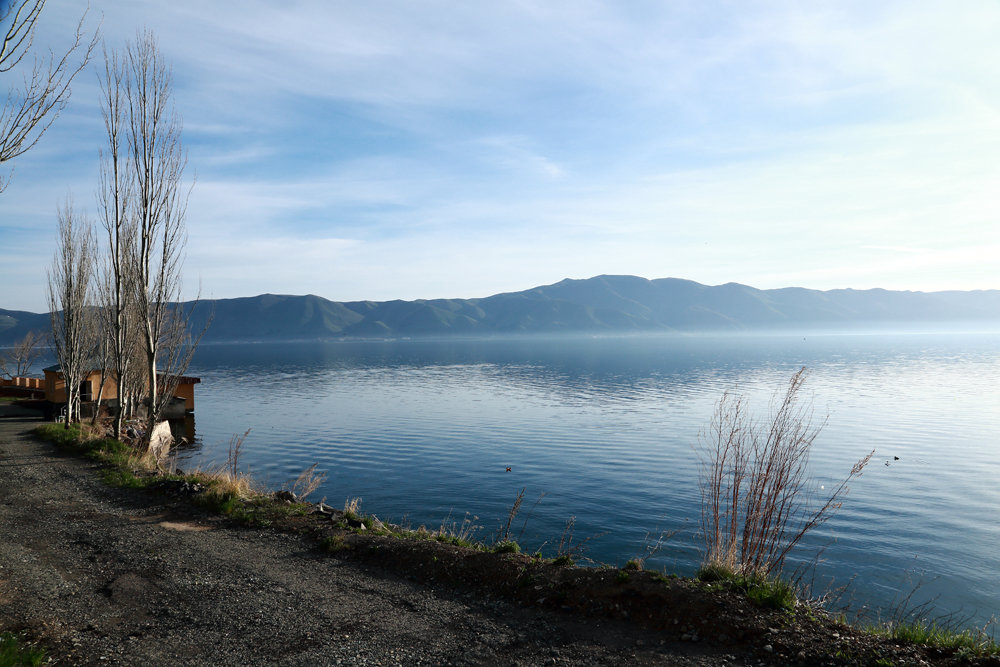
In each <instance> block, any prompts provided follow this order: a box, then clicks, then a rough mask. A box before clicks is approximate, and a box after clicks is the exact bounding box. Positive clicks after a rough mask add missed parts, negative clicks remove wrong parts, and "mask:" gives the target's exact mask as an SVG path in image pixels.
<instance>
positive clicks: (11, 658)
mask: <svg viewBox="0 0 1000 667" xmlns="http://www.w3.org/2000/svg"><path fill="white" fill-rule="evenodd" d="M44 662H45V651H44V650H43V649H40V648H38V647H35V646H26V645H25V644H24V641H23V639H22V638H21V636H19V635H16V634H14V633H13V632H0V667H22V665H23V666H28V665H30V666H31V667H35V666H36V665H41V664H42V663H44Z"/></svg>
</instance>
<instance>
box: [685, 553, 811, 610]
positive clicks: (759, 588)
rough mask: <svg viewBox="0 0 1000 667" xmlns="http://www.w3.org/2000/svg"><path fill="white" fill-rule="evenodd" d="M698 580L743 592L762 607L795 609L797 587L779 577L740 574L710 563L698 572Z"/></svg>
mask: <svg viewBox="0 0 1000 667" xmlns="http://www.w3.org/2000/svg"><path fill="white" fill-rule="evenodd" d="M698 579H699V580H701V581H704V582H706V583H718V584H720V585H721V586H723V587H724V588H727V589H729V590H740V591H743V592H744V593H745V594H746V596H747V597H748V598H749V599H750V600H751V601H752V602H753V603H754V604H756V605H758V606H760V607H768V608H770V609H794V608H795V602H796V596H795V587H794V586H792V584H790V583H788V582H786V581H782V580H781V579H778V578H777V577H765V576H763V575H744V574H738V573H736V572H733V571H732V570H730V569H729V568H727V567H726V566H724V565H720V564H718V563H709V564H707V565H705V566H703V567H702V568H701V569H700V570H698Z"/></svg>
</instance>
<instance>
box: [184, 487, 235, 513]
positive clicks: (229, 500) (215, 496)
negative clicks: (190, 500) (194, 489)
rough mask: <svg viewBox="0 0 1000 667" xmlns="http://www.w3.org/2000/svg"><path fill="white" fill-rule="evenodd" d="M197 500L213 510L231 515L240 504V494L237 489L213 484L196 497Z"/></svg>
mask: <svg viewBox="0 0 1000 667" xmlns="http://www.w3.org/2000/svg"><path fill="white" fill-rule="evenodd" d="M195 501H196V502H198V503H199V504H200V505H202V506H203V507H205V508H206V509H208V510H211V511H212V512H217V513H218V514H225V515H227V516H228V515H230V514H232V513H233V511H234V510H235V509H236V508H237V506H238V505H239V501H240V499H239V495H237V494H236V492H235V491H232V490H229V489H225V488H219V487H218V486H212V487H211V488H209V490H208V491H207V492H206V493H203V494H201V495H199V496H196V497H195Z"/></svg>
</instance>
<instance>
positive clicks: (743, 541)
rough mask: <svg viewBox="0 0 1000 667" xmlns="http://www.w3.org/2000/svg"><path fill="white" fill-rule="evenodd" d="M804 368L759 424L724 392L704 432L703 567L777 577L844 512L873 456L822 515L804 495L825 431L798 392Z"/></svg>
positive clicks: (825, 506)
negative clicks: (811, 536)
mask: <svg viewBox="0 0 1000 667" xmlns="http://www.w3.org/2000/svg"><path fill="white" fill-rule="evenodd" d="M805 378H806V369H805V368H802V369H800V370H799V371H798V372H797V373H795V374H794V375H793V376H792V378H791V380H790V381H789V383H788V388H787V390H786V391H785V393H784V395H783V396H782V395H781V394H780V393H777V394H775V396H774V398H773V399H772V402H771V413H770V418H769V421H768V422H766V423H762V422H761V421H759V420H758V419H756V418H755V417H754V416H753V415H752V414H751V413H750V409H749V405H748V403H747V399H746V397H744V396H742V395H739V394H733V393H730V392H726V393H725V394H723V396H722V398H721V399H720V400H719V402H718V403H717V405H716V408H715V413H714V415H713V417H712V421H711V424H710V426H709V428H708V430H707V432H704V433H702V434H701V438H700V439H701V449H700V452H699V453H700V455H701V459H702V472H701V493H702V516H701V521H702V529H703V531H704V536H705V552H706V553H705V561H706V564H711V565H721V566H723V567H725V568H727V569H729V570H730V571H733V572H740V573H744V574H762V575H768V574H771V573H773V572H775V571H779V570H781V568H782V565H783V564H784V562H785V558H786V557H787V556H788V553H789V552H790V551H791V550H792V549H793V548H794V547H795V546H796V545H797V544H798V543H799V541H800V540H801V539H802V537H803V536H804V535H805V534H806V533H808V532H809V531H810V530H812V529H813V528H816V527H817V526H819V525H821V524H823V523H824V522H826V521H827V520H828V519H829V518H830V516H831V515H832V514H833V512H835V511H836V510H838V509H839V508H840V506H841V500H842V498H843V496H844V495H845V494H846V493H847V491H848V486H847V485H848V482H850V481H851V480H852V479H854V478H855V477H858V476H859V475H861V473H862V471H863V470H864V468H865V466H866V465H868V462H869V461H870V460H871V457H872V455H873V454H874V453H875V452H874V450H873V451H872V452H871V453H870V454H868V455H867V456H865V457H864V458H862V459H860V460H859V461H858V462H857V463H856V464H854V466H853V467H852V468H851V471H850V473H849V474H848V475H847V477H846V478H845V479H844V480H843V481H842V482H840V484H839V485H838V486H837V487H836V488H834V490H833V492H832V493H831V494H830V496H829V497H828V498H827V499H826V500H825V501H823V502H822V504H821V505H819V507H818V508H817V509H810V502H809V499H808V498H807V497H806V494H805V493H804V490H805V486H806V482H807V477H806V469H807V464H808V461H809V450H810V448H811V447H812V444H813V442H814V441H815V439H816V437H817V436H818V435H819V433H820V431H821V430H822V429H823V426H824V425H825V419H824V421H823V423H820V424H819V425H818V426H816V425H814V423H813V411H812V405H811V402H809V401H806V402H802V401H801V400H800V394H801V390H802V385H803V383H804V382H805Z"/></svg>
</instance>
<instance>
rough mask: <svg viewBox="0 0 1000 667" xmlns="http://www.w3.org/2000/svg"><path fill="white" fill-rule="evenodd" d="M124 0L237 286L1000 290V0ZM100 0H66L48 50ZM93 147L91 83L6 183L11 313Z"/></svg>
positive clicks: (113, 19)
mask: <svg viewBox="0 0 1000 667" xmlns="http://www.w3.org/2000/svg"><path fill="white" fill-rule="evenodd" d="M102 8H103V11H104V27H103V30H104V34H105V38H106V41H107V43H108V45H109V47H111V48H115V47H118V46H120V45H121V44H122V43H123V42H124V40H125V39H128V38H130V37H132V36H134V34H135V31H136V29H137V28H139V27H141V26H143V25H146V26H148V27H149V28H151V29H152V30H154V31H155V32H156V34H157V35H158V37H159V40H160V46H161V49H162V50H163V52H164V55H165V56H166V57H167V58H168V59H169V60H170V61H172V62H173V64H174V80H175V90H176V101H177V105H178V108H179V110H180V111H181V113H182V115H183V116H184V121H185V126H186V131H185V139H186V142H187V145H188V147H189V151H190V153H189V154H190V168H189V170H190V171H189V173H190V175H192V176H193V175H194V174H197V184H196V185H195V189H194V191H193V194H192V198H191V201H190V206H189V215H188V225H189V229H190V239H191V247H190V252H189V257H188V266H189V271H190V272H191V274H192V275H196V274H201V275H203V276H207V277H210V278H211V279H212V281H213V282H214V283H215V287H214V288H212V289H213V292H214V293H215V294H216V296H232V295H242V294H250V293H257V292H261V291H277V290H279V289H280V290H281V291H286V292H300V293H304V292H315V293H321V294H324V295H325V296H329V297H332V298H393V297H413V296H435V295H444V294H449V293H451V294H455V293H456V291H460V292H463V293H464V294H463V295H465V296H473V295H475V294H485V293H490V292H492V291H500V290H506V289H519V288H523V287H527V286H530V285H531V284H534V283H544V282H552V281H555V280H558V279H560V278H562V277H565V276H574V277H583V276H586V275H592V274H597V273H610V272H614V273H636V274H640V275H646V276H648V277H657V276H663V275H675V276H681V277H689V278H693V279H696V280H701V281H703V282H727V281H730V280H736V281H741V282H749V283H755V282H756V283H757V284H759V286H762V287H777V286H781V285H782V284H792V283H798V284H803V285H805V286H810V287H837V286H850V285H855V286H873V285H874V284H876V283H881V284H884V285H885V286H890V285H891V286H896V287H901V286H905V285H913V286H915V287H920V288H924V289H926V288H929V287H933V285H934V284H940V285H948V286H952V287H955V286H962V285H964V286H968V287H988V286H994V287H995V286H998V280H1000V271H998V270H997V269H998V267H997V265H996V262H995V260H993V259H991V258H990V257H988V256H987V255H985V254H983V253H982V252H980V251H978V250H977V249H979V248H996V247H997V246H998V245H1000V225H997V224H996V221H997V219H998V216H1000V200H998V198H997V197H996V196H995V192H996V183H997V182H1000V166H998V165H1000V138H998V137H1000V87H998V86H997V85H996V81H998V80H1000V42H998V41H997V40H996V39H995V35H996V34H997V33H998V32H1000V8H998V7H997V6H996V5H995V3H992V2H985V1H978V0H971V1H970V2H964V3H962V4H961V5H955V6H944V5H937V4H933V3H918V4H913V3H908V2H902V1H899V2H887V3H874V4H873V3H865V2H846V3H837V4H834V5H830V4H826V5H819V4H811V5H810V4H805V5H803V4H801V3H793V2H787V3H786V2H777V3H768V4H766V5H752V6H751V5H740V6H734V5H731V4H725V3H713V2H708V3H652V4H642V3H640V4H635V3H631V4H630V3H626V4H622V3H612V2H600V1H593V2H590V1H588V2H568V1H566V2H547V3H536V2H529V1H524V2H513V3H499V4H482V3H462V4H458V5H449V6H447V7H445V6H440V5H433V4H432V5H426V4H422V5H414V4H413V3H410V2H404V1H402V0H399V1H390V2H388V3H380V4H378V5H371V4H364V3H346V4H345V3H329V2H322V1H321V0H298V1H295V2H291V3H284V4H282V5H280V6H279V5H275V4H274V3H268V2H263V0H250V1H247V2H235V0H221V1H220V2H213V3H208V4H206V3H195V2H192V1H191V0H180V1H178V2H175V3H171V4H170V5H162V4H155V5H154V4H153V3H152V2H151V1H150V0H109V1H108V2H107V3H105V4H104V5H102ZM78 11H79V10H78V8H77V7H76V5H75V4H74V3H72V2H70V0H50V2H49V4H48V5H47V9H46V12H47V15H46V19H47V23H46V26H45V29H44V30H43V31H42V33H40V37H39V38H40V40H41V42H40V43H43V44H44V43H47V41H51V43H52V44H54V45H56V44H58V41H59V39H60V38H61V36H63V35H64V33H65V32H66V31H67V30H68V29H71V28H72V25H73V23H72V21H71V19H73V17H75V16H76V14H77V13H78ZM101 141H102V138H101V121H100V114H99V107H98V105H97V95H96V77H95V74H94V72H93V71H86V72H84V73H83V74H81V76H80V77H79V78H78V83H77V85H76V86H75V95H74V98H73V102H72V104H71V106H70V108H69V109H67V111H66V113H65V114H64V115H63V117H62V118H61V119H60V120H59V122H57V123H56V124H55V125H54V126H53V128H52V130H51V131H50V133H49V135H47V136H46V138H45V140H44V141H43V142H42V143H40V144H39V146H38V147H36V149H35V150H34V151H32V153H29V154H28V155H26V156H24V158H22V159H21V160H19V161H18V164H17V173H16V177H15V180H14V182H13V183H12V186H11V188H10V189H8V191H6V192H5V193H3V194H2V195H0V282H3V283H6V284H16V285H18V286H19V288H18V289H17V290H15V291H13V292H11V293H9V294H5V295H3V296H4V297H5V299H6V300H7V301H6V302H4V303H0V307H3V306H4V305H5V304H6V305H18V306H19V307H29V305H31V304H34V305H33V306H32V307H35V308H38V307H40V304H41V302H42V293H43V292H42V289H41V284H42V282H43V280H44V278H43V277H42V278H38V277H31V276H25V274H23V273H22V272H18V273H16V274H14V273H10V271H11V270H12V269H10V268H8V267H12V266H14V260H15V259H16V260H17V261H18V262H27V264H28V265H39V266H42V265H44V264H45V263H47V262H48V261H49V258H50V256H51V242H52V230H53V229H54V211H55V206H56V203H57V202H58V201H60V200H61V199H62V198H64V197H65V196H66V195H67V193H72V194H73V195H74V196H75V198H76V201H77V203H78V205H79V206H81V208H90V207H92V205H91V202H92V201H93V189H94V187H95V186H96V162H97V149H98V147H99V146H100V145H101ZM14 234H17V235H18V236H17V239H18V241H17V251H16V252H17V253H18V254H17V256H16V258H15V257H14V254H13V253H14V251H13V250H12V248H14V245H13V244H12V243H11V242H10V239H12V238H13V235H14ZM920 249H928V251H927V252H909V250H914V251H915V250H920ZM275 250H276V251H278V252H272V251H275ZM278 255H280V256H282V257H284V258H286V259H287V258H290V257H296V258H297V260H296V261H294V262H285V261H279V260H277V259H276V256H278ZM234 257H240V258H242V259H243V261H242V262H240V261H236V260H234V259H233V258H234ZM227 263H231V264H229V265H228V266H227ZM246 266H261V267H266V268H267V270H266V271H259V272H253V271H249V270H246V269H245V268H244V267H246ZM227 271H229V272H230V273H229V274H227ZM227 275H228V276H229V277H227ZM237 276H238V278H237ZM222 285H226V286H227V287H225V288H223V287H221V286H222ZM279 285H280V286H281V287H278V286H279ZM206 289H208V286H206ZM470 292H471V293H470ZM14 302H17V303H16V304H15V303H14Z"/></svg>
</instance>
